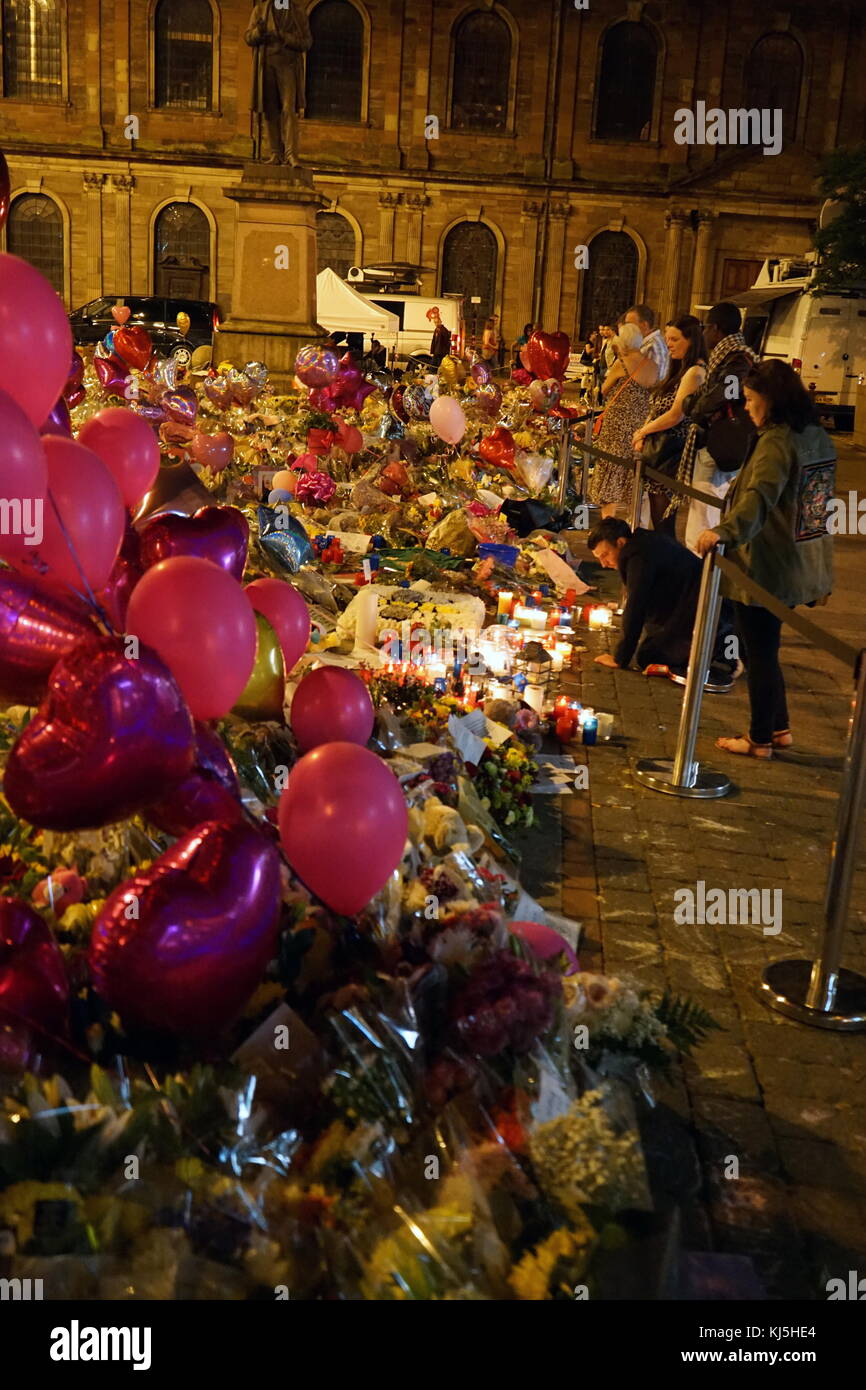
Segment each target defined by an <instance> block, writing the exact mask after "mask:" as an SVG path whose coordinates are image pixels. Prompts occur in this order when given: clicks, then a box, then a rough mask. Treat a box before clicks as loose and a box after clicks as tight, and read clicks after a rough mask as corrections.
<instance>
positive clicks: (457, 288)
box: [441, 222, 499, 335]
mask: <svg viewBox="0 0 866 1390" xmlns="http://www.w3.org/2000/svg"><path fill="white" fill-rule="evenodd" d="M498 260H499V248H498V247H497V245H496V237H495V236H494V235H493V232H492V231H491V230H490V228H489V227H487V226H485V224H484V223H483V222H458V223H457V225H456V227H452V228H451V230H450V232H449V233H448V235H447V236H446V238H445V245H444V246H443V248H442V290H441V292H442V294H462V295H463V314H464V316H465V318H466V322H467V324H468V325H469V326H470V327H471V326H472V321H473V319H475V318H477V320H478V333H479V335H480V333H481V329H482V328H483V326H484V320H485V319H486V318H489V317H490V315H491V314H492V313H493V311H494V307H495V304H496V270H497V264H498ZM476 295H477V296H478V297H479V298H480V300H481V303H480V304H473V303H472V300H473V298H474V297H475V296H476Z"/></svg>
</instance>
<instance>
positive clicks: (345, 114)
mask: <svg viewBox="0 0 866 1390" xmlns="http://www.w3.org/2000/svg"><path fill="white" fill-rule="evenodd" d="M310 32H311V33H312V35H313V46H312V48H311V49H310V51H309V53H308V54H307V101H306V112H305V114H306V116H307V118H308V119H309V120H312V121H360V119H361V101H362V97H363V89H364V21H363V20H362V18H361V16H360V14H359V13H358V11H357V10H356V9H355V6H354V5H350V4H349V2H348V0H323V3H322V4H321V5H317V6H316V8H315V9H314V10H313V11H312V13H311V15H310Z"/></svg>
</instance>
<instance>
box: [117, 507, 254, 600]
mask: <svg viewBox="0 0 866 1390" xmlns="http://www.w3.org/2000/svg"><path fill="white" fill-rule="evenodd" d="M249 533H250V528H249V523H248V522H247V519H246V517H245V516H244V514H243V512H239V511H238V509H237V507H201V508H200V509H199V511H197V512H196V513H195V515H194V516H177V515H175V514H174V513H170V514H167V515H164V516H157V517H154V518H153V520H152V521H148V522H147V524H146V525H145V526H143V527H142V528H141V533H140V534H141V563H142V565H143V566H144V568H145V569H146V570H147V569H151V568H152V566H153V565H158V564H159V562H160V560H171V559H173V557H174V556H175V555H194V556H196V557H197V558H198V559H200V560H211V561H212V562H213V563H214V564H215V565H219V566H220V568H221V569H224V570H226V571H227V572H228V573H229V574H233V575H234V577H235V579H237V580H238V582H240V580H241V579H243V576H244V566H245V564H246V562H247V547H248V545H249Z"/></svg>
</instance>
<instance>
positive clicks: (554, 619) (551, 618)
mask: <svg viewBox="0 0 866 1390" xmlns="http://www.w3.org/2000/svg"><path fill="white" fill-rule="evenodd" d="M561 612H562V610H561V609H559V608H551V610H550V612H549V613H548V615H547V626H548V627H558V626H559V620H560V617H561Z"/></svg>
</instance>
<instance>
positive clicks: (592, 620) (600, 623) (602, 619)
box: [589, 608, 613, 628]
mask: <svg viewBox="0 0 866 1390" xmlns="http://www.w3.org/2000/svg"><path fill="white" fill-rule="evenodd" d="M612 620H613V613H612V612H611V611H610V609H609V608H591V609H590V610H589V625H590V627H591V628H599V627H610V625H611V622H612Z"/></svg>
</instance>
